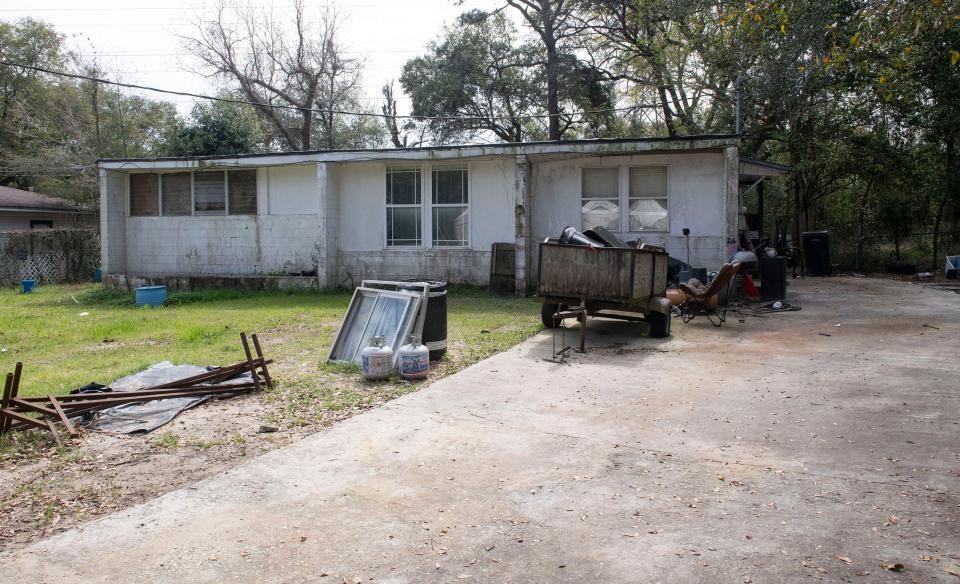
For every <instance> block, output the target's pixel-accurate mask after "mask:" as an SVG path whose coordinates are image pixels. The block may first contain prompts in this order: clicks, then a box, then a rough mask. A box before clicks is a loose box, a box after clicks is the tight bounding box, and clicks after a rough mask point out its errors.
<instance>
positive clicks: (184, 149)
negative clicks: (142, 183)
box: [157, 96, 265, 156]
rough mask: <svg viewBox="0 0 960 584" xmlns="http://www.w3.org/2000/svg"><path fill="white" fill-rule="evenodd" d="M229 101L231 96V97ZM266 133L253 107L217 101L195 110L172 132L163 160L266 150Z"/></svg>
mask: <svg viewBox="0 0 960 584" xmlns="http://www.w3.org/2000/svg"><path fill="white" fill-rule="evenodd" d="M228 97H229V96H228ZM264 138H265V133H264V131H263V127H262V126H261V123H260V119H259V118H258V117H257V114H256V112H255V111H254V110H253V108H251V107H250V106H247V105H243V104H240V103H231V102H223V101H214V102H210V103H198V104H197V105H195V106H193V110H192V111H191V112H190V115H189V117H187V119H185V120H178V121H177V123H176V124H175V125H173V126H172V127H171V128H169V129H168V131H167V133H166V136H165V137H164V140H163V142H162V143H161V144H160V145H159V147H158V149H157V153H158V154H159V155H161V156H210V155H216V154H242V153H248V152H258V151H263V150H264Z"/></svg>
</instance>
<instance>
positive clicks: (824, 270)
mask: <svg viewBox="0 0 960 584" xmlns="http://www.w3.org/2000/svg"><path fill="white" fill-rule="evenodd" d="M800 241H801V242H802V245H803V258H804V260H805V264H806V272H807V275H808V276H829V275H830V274H832V273H833V265H832V264H831V263H830V234H829V233H827V232H826V231H807V232H804V233H801V234H800Z"/></svg>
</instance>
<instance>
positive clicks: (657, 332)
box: [647, 312, 673, 339]
mask: <svg viewBox="0 0 960 584" xmlns="http://www.w3.org/2000/svg"><path fill="white" fill-rule="evenodd" d="M672 320H673V319H672V318H670V315H669V314H663V313H660V312H651V313H650V315H649V316H648V317H647V322H649V323H650V336H651V337H652V338H654V339H663V338H666V337H669V336H670V322H671V321H672Z"/></svg>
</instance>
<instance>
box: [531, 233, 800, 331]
mask: <svg viewBox="0 0 960 584" xmlns="http://www.w3.org/2000/svg"><path fill="white" fill-rule="evenodd" d="M689 234H690V232H689V230H687V229H684V235H685V236H686V237H687V241H688V242H689ZM539 251H540V255H539V257H540V261H539V263H538V272H537V295H538V297H539V300H540V302H541V303H542V308H541V319H542V321H543V324H544V326H545V327H548V328H556V327H559V326H560V324H561V323H562V322H563V321H564V320H565V319H567V318H576V319H577V320H578V321H579V322H580V324H581V347H583V345H584V342H583V336H584V335H585V332H584V331H585V326H586V321H587V317H589V316H602V317H605V318H614V319H620V320H627V321H641V322H646V323H647V325H648V330H649V335H650V336H651V337H654V338H662V337H667V336H669V335H670V327H671V319H672V317H673V316H679V317H681V318H682V320H683V321H684V322H689V321H690V320H692V319H693V318H695V317H697V316H705V317H706V319H707V320H709V321H710V322H711V323H713V324H714V326H721V325H722V324H723V323H724V322H725V321H726V316H727V307H728V306H729V305H730V303H731V301H732V300H734V299H737V298H742V297H744V296H746V297H750V298H757V299H760V298H762V299H764V300H767V299H770V297H771V296H775V297H776V298H773V299H774V300H781V299H782V298H783V296H784V294H785V291H786V264H785V262H784V258H779V257H766V256H765V257H764V258H763V259H758V257H757V255H756V254H755V253H754V252H752V251H738V252H736V253H735V254H733V256H732V257H731V258H730V261H729V262H727V263H724V264H723V265H722V266H720V267H719V268H718V269H717V270H716V271H708V270H707V269H705V268H694V267H691V265H690V263H689V253H690V252H689V244H688V246H687V258H688V259H687V261H686V262H684V261H681V260H679V259H676V258H673V257H670V256H669V255H668V254H667V252H666V250H665V249H664V248H663V247H661V246H656V245H650V244H648V243H643V242H639V241H631V242H624V241H622V240H621V239H620V238H619V237H617V236H616V235H615V234H614V233H611V232H610V231H609V230H607V229H605V228H603V227H594V228H593V229H588V230H585V231H583V232H581V231H578V230H577V229H575V228H574V227H569V226H568V227H566V228H564V230H563V232H562V233H561V234H560V237H557V238H548V239H546V240H545V241H543V242H541V243H540V250H539ZM767 260H770V261H767ZM758 268H759V269H760V270H761V271H768V272H769V273H766V274H763V281H764V283H765V284H766V283H767V282H769V284H767V285H765V286H764V294H761V292H760V291H759V290H758V289H757V287H756V286H755V285H754V283H753V278H752V274H754V273H756V271H757V270H758ZM777 274H779V276H778V275H777Z"/></svg>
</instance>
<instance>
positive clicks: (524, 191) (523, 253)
mask: <svg viewBox="0 0 960 584" xmlns="http://www.w3.org/2000/svg"><path fill="white" fill-rule="evenodd" d="M516 160H517V166H516V180H515V182H514V193H515V196H516V199H515V205H516V206H515V207H514V210H515V213H516V217H515V226H516V231H515V240H514V254H515V255H514V261H515V272H514V277H515V280H516V282H515V286H516V295H517V296H526V295H527V258H528V257H529V255H528V254H527V240H528V238H527V227H528V221H527V215H528V213H529V212H530V163H529V162H528V161H527V157H526V156H517V159H516Z"/></svg>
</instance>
